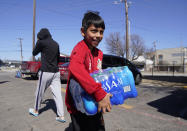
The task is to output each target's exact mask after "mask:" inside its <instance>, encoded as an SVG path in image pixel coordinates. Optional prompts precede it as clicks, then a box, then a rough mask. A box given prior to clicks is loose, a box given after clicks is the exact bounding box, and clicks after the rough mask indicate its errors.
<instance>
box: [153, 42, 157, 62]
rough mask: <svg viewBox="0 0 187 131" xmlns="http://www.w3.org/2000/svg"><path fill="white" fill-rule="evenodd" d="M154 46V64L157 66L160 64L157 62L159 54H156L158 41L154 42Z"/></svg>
mask: <svg viewBox="0 0 187 131" xmlns="http://www.w3.org/2000/svg"><path fill="white" fill-rule="evenodd" d="M153 46H154V50H155V59H154V61H155V62H154V63H155V65H156V64H158V62H157V53H156V41H154V42H153Z"/></svg>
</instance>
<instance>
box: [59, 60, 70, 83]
mask: <svg viewBox="0 0 187 131" xmlns="http://www.w3.org/2000/svg"><path fill="white" fill-rule="evenodd" d="M68 67H69V62H66V63H64V64H60V65H59V71H60V79H61V81H66V80H67V79H68Z"/></svg>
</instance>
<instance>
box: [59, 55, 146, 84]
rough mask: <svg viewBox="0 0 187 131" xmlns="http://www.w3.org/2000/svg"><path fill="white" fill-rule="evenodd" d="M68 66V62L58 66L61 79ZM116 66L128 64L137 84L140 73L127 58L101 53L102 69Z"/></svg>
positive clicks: (139, 79)
mask: <svg viewBox="0 0 187 131" xmlns="http://www.w3.org/2000/svg"><path fill="white" fill-rule="evenodd" d="M68 66H69V62H67V63H65V64H62V65H60V66H59V70H60V75H61V80H67V78H68ZM118 66H128V68H129V70H130V71H131V72H132V74H133V77H134V81H135V84H136V85H138V84H140V83H141V81H142V74H141V72H140V71H139V69H138V68H137V67H136V66H135V65H134V64H133V63H131V62H130V61H129V60H127V59H126V58H123V57H119V56H114V55H107V54H104V55H103V61H102V69H106V68H107V67H118Z"/></svg>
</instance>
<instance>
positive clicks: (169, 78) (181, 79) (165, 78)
mask: <svg viewBox="0 0 187 131" xmlns="http://www.w3.org/2000/svg"><path fill="white" fill-rule="evenodd" d="M143 79H149V80H159V81H167V82H177V83H187V77H185V76H152V75H144V76H143Z"/></svg>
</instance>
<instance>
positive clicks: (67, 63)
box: [61, 62, 69, 66]
mask: <svg viewBox="0 0 187 131" xmlns="http://www.w3.org/2000/svg"><path fill="white" fill-rule="evenodd" d="M61 66H69V62H66V63H64V64H62V65H61Z"/></svg>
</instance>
